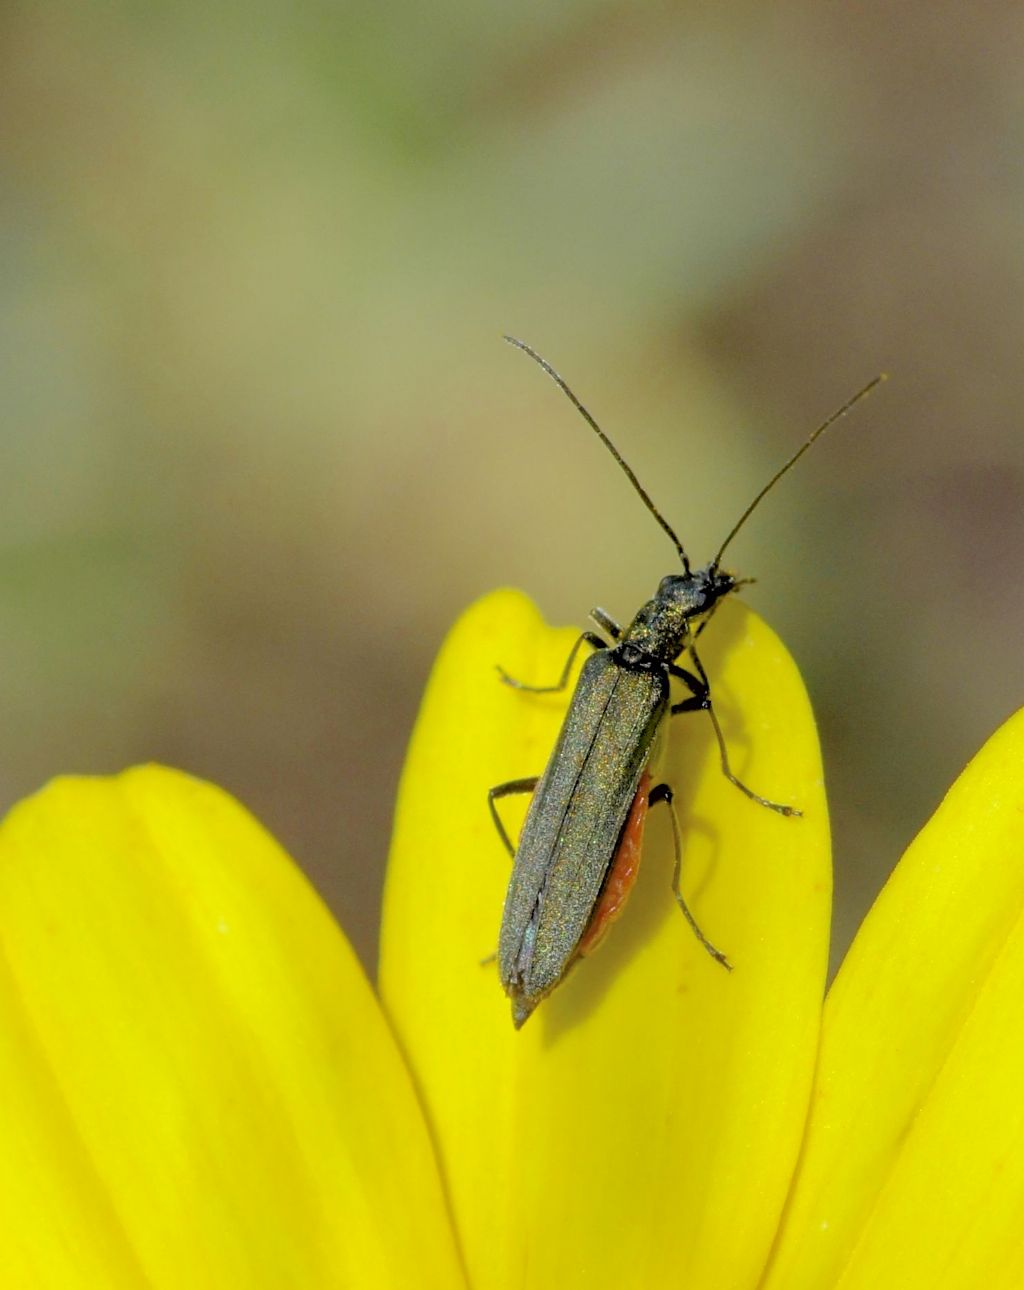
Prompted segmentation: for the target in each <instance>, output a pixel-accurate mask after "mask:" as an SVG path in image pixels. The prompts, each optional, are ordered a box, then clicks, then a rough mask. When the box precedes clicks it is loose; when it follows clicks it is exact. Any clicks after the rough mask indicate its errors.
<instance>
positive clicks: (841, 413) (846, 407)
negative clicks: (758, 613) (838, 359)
mask: <svg viewBox="0 0 1024 1290" xmlns="http://www.w3.org/2000/svg"><path fill="white" fill-rule="evenodd" d="M885 380H888V373H887V372H882V373H880V375H878V376H876V377H875V379H874V380H873V381H868V383H867V385H865V386H864V388H863V389H862V390H858V391H857V393H856V394H855V395H854V396H853V398H852V399H847V401H846V402H845V403H844V404H843V406H842V407H841V408H837V409H836V410H835V412H833V413H832V415H831V416H830V417H826V418H825V420H824V421H823V422H822V423H821V425H820V426H818V428H817V430H815V432H814V434H812V435H811V437H810V438H809V439H808V440H807V442H806V443H804V444H802V445H801V446H800V447H799V448H798V449H797V450H796V452H795V453H793V455H792V457H790V459H789V461H787V462H786V464H785V465H784V466H781V467H780V468H779V469H778V470H777V471H776V472H775V474H774V475H772V477H771V479H769V481H768V482H767V484H765V486H764V488H762V489H761V491H760V492H759V493H758V494H757V496H756V497H755V498H754V500H753V501H752V502H751V503H750V505H749V506H748V507H747V509H746V510H745V511H744V512H743V514H742V515H741V516H740V517H739V519H738V520H737V521H736V523H735V524H734V525H733V526H732V530H731V531H730V533H729V536H728V537H727V538H726V539H725V541H724V542H723V543H722V545H721V546H720V547H719V548H718V554H717V555H716V556H715V558H714V560H712V562H711V568H712V569H717V568H718V566H719V564H720V563H721V560H722V556H723V555H724V554H725V548H726V547H727V546H728V545H729V543H730V542H731V541H732V540H733V538H734V537H735V536H736V534H737V533H738V532H739V531H740V529H741V528H742V527H743V525H744V524H746V522H747V520H748V519H749V518H750V516H751V514H752V512H753V511H755V510H756V509H757V507H758V505H759V503H760V502H761V500H762V498H764V497H765V495H766V494H767V493H770V492H771V490H772V489H773V488H774V487H775V485H776V484H777V483H778V482H779V480H780V479H781V478H782V476H783V475H785V474H786V472H787V471H788V470H790V469H791V468H792V467H793V466H795V465H796V463H797V462H798V461H799V460H800V458H801V457H802V456H803V455H804V453H805V452H806V451H807V450H808V448H810V447H811V445H812V444H813V443H814V442H815V440H817V439H819V438H820V437H821V436H822V435H823V434H824V433H825V431H826V430H827V429H828V428H829V426H831V425H835V423H836V422H837V421H838V420H839V419H840V418H841V417H845V416H846V414H847V412H849V411H850V409H851V408H852V407H853V405H854V404H855V403H859V402H860V401H861V399H863V398H865V397H866V396H867V395H868V394H870V393H871V391H872V390H873V389H874V388H875V386H876V385H881V383H882V382H883V381H885Z"/></svg>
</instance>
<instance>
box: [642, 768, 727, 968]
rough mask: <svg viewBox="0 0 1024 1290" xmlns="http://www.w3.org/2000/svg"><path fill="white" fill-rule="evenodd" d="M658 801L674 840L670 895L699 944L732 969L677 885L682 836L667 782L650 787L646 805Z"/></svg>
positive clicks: (655, 803)
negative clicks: (667, 817)
mask: <svg viewBox="0 0 1024 1290" xmlns="http://www.w3.org/2000/svg"><path fill="white" fill-rule="evenodd" d="M659 802H664V803H665V805H666V806H667V807H668V813H669V815H670V816H671V818H672V837H673V838H674V840H675V848H676V863H675V867H674V868H673V870H672V895H673V896H675V898H676V904H677V905H678V906H679V908H680V909H681V910H682V911H683V917H684V918H685V919H686V921H687V922H688V923H689V924H690V927H691V929H692V931H693V934H694V936H696V938H697V940H698V941H700V943H701V945H703V946H704V948H705V949H706V950H707V952H708V953H709V954H710V955H711V957H712V958H713V959H714V960H715V962H716V963H721V965H722V967H724V968H726V969H728V971H730V972H731V971H732V964H731V963H730V962H729V960H728V959H727V958H726V957H725V955H724V954H723V953H722V951H721V950H719V949H716V948H715V947H714V946H713V945H712V944H711V942H710V941H709V940H708V938H707V937H706V936H705V935H704V933H703V932H702V931H701V930H700V925H699V924H698V922H697V920H696V919H695V918H694V916H693V914H692V913H691V912H690V907H689V905H687V903H686V901H685V900H684V899H683V892H682V888H681V887H680V886H679V878H680V874H681V872H682V868H683V837H682V832H681V830H680V828H679V820H678V818H677V817H676V808H675V806H674V805H673V795H672V790H671V789H670V788H669V786H668V785H667V784H657V785H656V786H655V787H654V788H652V789H651V791H650V794H649V796H648V798H647V805H648V806H657V804H658V803H659Z"/></svg>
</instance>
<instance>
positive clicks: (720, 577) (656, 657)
mask: <svg viewBox="0 0 1024 1290" xmlns="http://www.w3.org/2000/svg"><path fill="white" fill-rule="evenodd" d="M735 586H736V579H735V578H734V577H733V575H732V574H731V573H723V572H722V571H721V570H719V569H716V568H715V567H714V566H713V565H708V566H707V567H706V568H704V569H694V570H692V571H689V572H687V573H670V574H669V575H668V576H667V577H665V578H662V580H661V582H660V583H659V584H658V590H657V592H656V593H655V595H654V596H653V598H652V599H651V600H648V601H647V603H646V604H645V605H642V606H641V607H640V610H639V612H638V613H637V615H636V617H635V618H634V619H633V621H632V622H631V623H630V625H629V628H628V629H627V631H626V633H625V636H624V637H623V640H622V644H623V646H625V647H626V652H630V653H634V652H639V654H640V655H641V656H642V657H644V658H646V659H648V660H649V661H650V662H651V663H655V664H664V663H671V662H672V660H673V659H675V658H678V657H679V655H680V654H681V653H682V651H683V648H684V647H685V645H686V640H687V637H688V636H689V635H690V634H691V632H692V631H693V629H694V626H695V624H694V620H695V619H699V618H700V617H701V616H702V615H703V614H706V613H707V612H708V611H709V610H710V609H711V608H712V607H713V606H714V604H715V603H716V602H717V601H718V600H720V599H721V598H722V597H723V596H726V595H728V594H729V592H730V591H732V590H734V588H735Z"/></svg>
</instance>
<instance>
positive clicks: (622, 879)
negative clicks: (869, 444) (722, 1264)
mask: <svg viewBox="0 0 1024 1290" xmlns="http://www.w3.org/2000/svg"><path fill="white" fill-rule="evenodd" d="M505 340H507V341H508V342H509V344H511V345H514V346H515V347H516V348H517V349H521V350H523V351H524V353H526V354H528V355H529V356H530V358H532V359H533V360H534V362H536V363H537V364H539V365H540V367H542V368H543V369H544V371H545V372H546V373H547V374H548V376H550V377H551V379H552V380H553V381H554V382H555V384H556V385H557V386H558V387H559V389H560V390H561V391H562V392H563V394H565V395H566V396H567V397H568V399H569V400H570V401H571V402H572V404H573V405H574V406H575V408H576V410H577V411H578V412H579V413H580V414H581V415H582V417H583V418H584V420H585V421H586V422H587V424H588V425H589V426H590V428H591V430H593V431H594V433H595V434H596V435H597V436H598V438H599V439H600V440H601V442H602V443H603V444H604V446H605V447H606V448H607V449H608V451H609V452H610V453H611V454H612V456H613V457H614V458H615V460H616V461H617V462H618V464H619V466H620V467H621V468H622V470H623V471H624V472H625V474H626V476H627V477H628V478H629V480H630V482H631V484H632V485H633V487H634V489H635V490H636V492H637V493H638V494H639V496H640V499H641V501H642V502H643V503H644V505H645V506H646V507H647V509H648V510H649V511H650V512H651V514H652V515H653V516H654V518H655V519H656V520H657V522H658V523H659V524H660V525H661V527H662V529H663V530H664V531H665V533H666V534H667V535H668V537H669V539H670V540H671V541H672V543H673V544H674V546H675V548H676V552H677V554H678V556H679V559H680V561H681V563H682V567H683V571H682V573H670V574H668V575H667V576H666V577H664V578H662V580H661V582H660V583H659V584H658V588H657V591H656V592H655V594H654V595H653V596H652V597H651V599H650V600H648V601H647V602H646V603H645V604H643V605H642V606H641V607H640V609H639V610H638V611H637V613H636V615H635V617H634V618H633V621H632V622H631V623H630V624H629V626H628V627H626V628H625V629H623V628H621V627H620V626H619V624H618V623H616V622H615V620H614V619H613V618H611V617H610V616H609V615H608V614H607V613H605V612H604V610H602V609H594V610H593V611H592V613H591V615H590V616H591V619H592V621H593V622H594V625H595V626H596V627H597V628H598V629H599V630H600V631H601V632H603V633H604V635H603V636H602V635H598V634H597V633H596V632H592V631H586V632H584V633H583V634H582V635H581V636H580V637H579V639H578V640H577V641H576V643H575V645H574V646H573V648H572V650H571V652H570V654H569V657H568V659H567V660H566V663H565V667H564V668H563V670H562V675H561V677H560V678H559V680H558V681H557V682H556V683H555V684H554V685H540V686H535V685H527V684H524V683H523V682H522V681H518V680H516V679H514V678H513V677H511V676H509V675H508V674H507V673H505V672H504V671H503V670H502V669H501V668H499V669H498V671H499V673H500V674H501V679H502V681H504V683H505V684H506V685H510V686H512V687H514V688H515V689H518V690H523V691H527V692H530V693H534V694H550V693H555V692H558V691H561V690H564V689H565V688H566V686H567V685H568V681H569V675H570V673H571V671H572V666H573V663H574V661H575V659H576V656H577V654H578V653H579V651H580V649H582V648H583V647H584V646H589V647H591V648H592V649H593V650H594V653H593V654H591V655H590V657H589V658H587V660H586V662H585V663H584V664H583V667H582V669H581V671H580V675H579V679H578V681H577V683H576V689H575V691H574V692H573V696H572V699H571V701H570V703H569V707H568V710H567V712H566V715H565V720H564V722H563V724H562V728H561V730H560V732H559V735H558V738H557V741H556V743H555V747H554V750H553V751H552V753H551V756H550V759H549V760H548V764H547V768H546V769H545V770H544V773H543V774H542V775H540V776H536V777H530V778H525V779H516V780H510V781H509V782H508V783H505V784H499V785H497V786H496V787H494V788H492V789H491V790H490V792H489V794H488V805H489V808H490V812H491V816H492V818H493V820H494V824H495V826H496V828H497V830H498V833H499V836H500V837H501V839H502V841H503V842H504V844H505V846H506V848H507V849H508V851H509V853H510V855H511V856H512V858H513V863H512V876H511V878H510V880H509V885H508V893H507V895H506V898H505V905H504V910H503V913H502V920H501V931H500V934H499V938H498V969H499V975H500V978H501V983H502V985H503V987H504V989H505V992H506V994H507V995H508V996H509V997H510V999H511V1001H512V1019H513V1022H514V1024H515V1026H516V1028H517V1029H518V1028H519V1027H520V1026H522V1024H523V1023H524V1022H525V1021H526V1019H527V1018H528V1017H529V1016H530V1014H531V1013H532V1012H533V1010H534V1009H535V1008H536V1007H537V1004H538V1003H539V1002H540V1001H541V1000H542V999H543V998H544V997H545V996H546V995H548V994H550V992H551V991H552V990H553V989H554V988H555V987H556V986H557V985H558V983H559V982H560V981H561V980H562V979H563V977H564V976H565V974H566V973H567V972H568V971H569V969H570V968H571V967H572V966H573V964H574V963H575V962H576V961H577V960H578V959H579V958H581V957H583V956H584V955H585V954H587V953H589V952H590V951H591V950H592V949H594V948H595V947H596V945H597V944H598V943H599V942H600V940H601V939H602V938H603V936H604V934H605V933H606V932H607V930H608V927H609V926H610V924H611V922H612V921H613V919H614V918H615V917H616V916H617V915H618V913H619V912H621V909H622V906H623V904H624V903H625V900H626V897H627V896H628V894H629V890H630V887H631V886H632V883H633V881H634V879H635V877H636V870H637V866H638V864H639V853H640V847H641V842H642V837H643V829H644V821H645V818H646V814H647V811H648V809H649V808H650V807H651V806H654V805H656V804H658V803H665V804H666V805H667V806H668V808H669V811H670V815H671V819H672V829H673V836H674V842H675V867H674V870H673V876H672V890H673V894H674V896H675V899H676V902H677V904H678V905H679V908H680V910H681V911H682V913H683V915H684V916H685V918H686V920H687V922H688V923H689V924H690V927H691V928H692V929H693V932H694V934H695V935H696V936H697V939H698V940H699V941H700V943H701V945H703V946H704V948H705V949H706V950H707V951H708V953H709V954H710V955H711V956H712V957H713V958H714V959H715V960H716V961H717V962H718V963H720V964H722V965H723V966H724V967H726V968H729V967H730V964H729V961H728V959H727V958H726V956H725V955H724V954H723V953H722V952H721V951H720V950H718V949H716V947H715V946H714V945H713V944H712V943H711V941H709V940H708V938H707V937H706V936H705V935H704V933H703V931H701V929H700V927H699V926H698V924H697V921H696V919H695V918H694V916H693V914H692V913H691V912H690V910H689V908H688V907H687V904H686V901H685V900H684V899H683V895H682V891H681V890H680V885H679V878H680V869H681V864H682V841H681V836H680V829H679V823H678V820H677V819H676V814H675V809H674V807H673V796H672V790H671V788H670V787H669V786H668V785H667V784H664V783H660V784H656V785H653V786H652V776H651V773H650V761H651V755H652V750H653V745H654V741H655V737H656V735H657V733H658V730H659V727H660V726H661V724H662V722H663V721H664V720H665V718H666V717H667V716H676V715H678V714H680V713H684V712H696V711H703V712H706V713H707V714H708V716H709V717H710V719H711V724H712V728H713V730H714V735H715V739H716V741H717V743H718V751H719V757H720V760H721V766H722V773H723V774H724V775H725V777H726V778H727V779H728V780H729V782H730V783H732V784H734V785H735V786H736V788H738V789H739V790H740V791H741V792H742V793H744V794H746V796H747V797H749V798H751V799H752V800H753V801H754V802H756V803H758V804H759V805H760V806H763V807H765V808H767V809H768V810H772V811H776V812H777V813H778V814H780V815H784V816H790V817H795V816H799V814H800V812H799V810H797V808H796V807H794V806H788V805H785V804H783V803H781V802H773V801H771V800H769V799H768V798H766V797H762V796H761V795H760V794H759V793H755V792H754V790H753V789H751V788H749V787H748V786H747V785H746V784H744V783H743V782H742V781H741V780H740V779H738V778H737V776H736V775H734V774H733V772H732V769H731V768H730V765H729V753H728V749H727V748H726V744H725V738H724V736H723V734H722V728H721V726H720V724H719V721H718V717H717V714H716V713H715V709H714V706H713V705H712V701H711V686H710V683H709V681H708V677H707V673H706V672H705V671H704V667H703V664H702V663H701V661H700V658H699V656H698V654H697V649H696V642H697V638H698V637H699V636H700V633H701V632H702V631H703V630H704V628H705V627H706V626H707V624H708V622H709V621H710V620H711V617H712V616H713V614H714V611H715V609H716V607H717V606H718V605H719V604H720V603H721V602H722V600H723V599H724V598H725V597H726V596H729V595H731V594H732V593H733V592H735V591H737V590H738V589H739V588H740V587H741V586H743V585H744V584H745V583H747V582H749V581H751V580H750V579H743V578H737V577H736V576H735V575H734V574H732V573H728V572H727V571H726V570H724V569H722V567H721V561H722V556H723V555H724V553H725V550H726V548H727V547H728V546H729V544H730V542H731V541H732V540H733V538H734V537H735V536H736V534H737V533H738V532H739V530H740V529H741V528H742V526H743V525H744V524H745V523H746V521H747V519H748V518H749V516H750V515H751V513H752V512H753V511H754V509H755V508H756V507H757V506H758V504H759V503H760V502H761V500H762V498H763V497H764V496H765V495H766V494H767V493H768V492H769V491H770V490H771V489H772V488H773V487H774V486H775V484H776V483H777V482H778V481H779V480H780V479H781V478H782V476H783V475H784V474H786V472H787V471H788V470H790V469H791V468H792V467H793V466H794V465H795V464H796V462H797V461H799V459H800V458H801V457H802V456H803V454H804V453H805V452H807V450H808V449H809V448H810V447H811V445H812V444H813V443H814V442H815V440H817V439H818V438H819V436H820V435H822V434H823V433H824V432H825V431H826V430H827V429H828V428H829V426H831V425H833V424H834V423H835V422H836V421H838V420H839V418H840V417H842V416H844V415H845V414H846V413H847V412H848V411H849V410H850V408H852V407H853V405H854V404H855V403H857V402H858V401H859V400H860V399H862V398H863V397H864V396H865V395H866V394H868V393H869V392H870V391H871V390H873V389H874V388H875V386H876V385H878V384H879V382H881V381H882V380H884V379H885V377H884V375H882V376H877V377H875V379H874V380H872V381H870V382H869V383H868V384H867V385H866V386H865V387H864V388H863V389H862V390H860V391H859V392H858V393H857V394H855V395H854V397H853V398H852V399H849V400H848V401H847V402H846V403H844V404H843V406H842V407H841V408H839V409H838V410H837V411H836V412H834V413H833V414H832V415H831V416H830V417H828V418H827V419H826V420H825V421H824V422H823V423H822V424H821V425H820V426H819V427H818V428H817V429H816V430H815V431H814V433H813V434H812V435H811V436H810V438H808V439H807V441H806V442H805V443H804V444H803V445H802V446H801V447H800V448H799V449H798V450H797V452H795V453H794V454H793V455H792V457H790V458H789V460H788V461H787V462H786V463H785V464H784V465H783V466H782V467H781V468H780V469H779V470H777V471H776V473H775V474H774V475H773V476H772V478H771V479H770V480H769V481H768V483H767V484H765V486H764V487H763V488H762V489H761V490H760V492H759V493H758V494H757V495H756V497H755V498H754V500H753V501H752V502H751V503H750V505H749V506H748V507H747V508H746V510H745V511H744V512H743V514H742V515H741V516H740V518H739V520H737V522H736V523H735V524H734V525H733V527H732V529H731V530H730V532H729V534H728V536H727V537H726V539H725V541H724V542H723V543H722V545H721V546H720V547H719V549H718V553H717V555H716V556H715V557H714V559H713V560H712V561H711V562H710V563H709V564H707V565H705V566H704V567H703V568H698V569H694V568H692V567H691V564H690V560H689V558H688V556H687V554H686V551H685V550H684V548H683V544H682V543H681V542H680V540H679V538H678V537H677V536H676V534H675V531H674V530H673V529H672V527H671V526H670V525H669V523H668V522H667V521H666V520H665V518H664V517H663V516H662V514H661V513H660V511H659V510H658V509H657V507H656V506H655V505H654V503H653V502H652V500H651V498H650V497H649V495H648V494H647V492H646V490H645V489H644V488H643V486H642V485H641V483H640V481H639V480H638V479H637V477H636V475H635V474H634V473H633V471H632V469H631V468H630V467H629V465H628V464H627V463H626V461H625V460H624V458H623V457H622V456H621V454H620V453H619V451H618V449H617V448H616V447H615V445H614V444H613V443H612V441H611V440H610V439H609V438H608V436H607V435H606V434H605V432H604V431H603V430H602V429H601V427H600V426H599V425H598V424H597V422H596V421H595V420H594V418H593V416H592V415H591V414H590V412H589V411H588V410H587V409H586V407H584V405H583V404H582V403H581V402H580V400H579V399H578V398H577V397H576V395H575V394H574V393H573V392H572V390H571V389H570V388H569V386H568V385H567V384H566V382H565V381H564V380H563V379H562V377H561V376H559V374H558V373H557V372H556V371H555V369H554V368H553V367H552V366H551V364H550V363H549V362H548V361H547V360H546V359H544V358H542V357H541V356H540V354H538V353H537V351H536V350H534V349H532V348H531V347H530V346H529V345H527V344H526V343H525V342H524V341H522V340H518V339H516V338H515V337H514V336H506V337H505ZM605 637H607V638H608V639H605ZM684 654H685V655H686V661H687V663H688V666H686V667H681V666H679V663H678V662H677V660H678V659H679V658H680V656H682V655H684ZM673 679H674V680H676V681H679V682H681V683H682V684H683V685H684V686H685V687H686V689H687V691H688V694H687V697H686V698H683V699H681V700H679V701H678V702H675V703H673V702H672V700H671V695H670V683H671V681H672V680H673ZM527 792H529V793H532V794H533V798H532V800H531V802H530V805H529V808H528V810H527V814H526V820H525V822H524V824H523V828H522V832H521V834H520V837H519V845H518V847H514V846H513V845H512V842H511V839H510V838H509V836H508V832H507V830H506V829H505V826H504V824H503V822H502V820H501V816H500V814H499V813H498V808H497V805H496V803H497V801H498V800H499V799H500V798H502V797H506V796H508V795H510V794H514V793H527Z"/></svg>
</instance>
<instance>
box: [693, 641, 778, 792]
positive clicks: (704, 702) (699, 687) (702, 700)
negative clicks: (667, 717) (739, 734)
mask: <svg viewBox="0 0 1024 1290" xmlns="http://www.w3.org/2000/svg"><path fill="white" fill-rule="evenodd" d="M689 648H690V658H692V659H693V666H694V667H695V668H696V669H697V675H696V676H694V674H693V673H692V672H687V671H686V669H685V668H682V667H676V666H675V665H674V664H672V665H670V666H669V669H668V670H669V672H670V673H671V675H672V676H676V677H678V678H679V680H681V681H683V682H685V684H686V685H688V686H689V687H690V689H691V690H693V695H692V697H691V698H689V699H684V700H683V701H682V703H674V704H673V705H672V709H671V711H672V715H673V716H675V715H676V713H677V712H695V711H697V709H699V708H703V709H704V711H705V712H706V713H707V714H708V716H709V717H710V718H711V725H712V727H713V729H714V732H715V738H716V739H717V741H718V752H719V755H720V757H721V760H722V774H723V775H724V776H725V778H726V779H727V780H728V781H729V783H730V784H735V786H736V787H737V788H738V789H739V790H740V792H741V793H746V795H747V797H749V798H750V800H751V801H753V802H757V804H758V806H767V808H768V809H769V810H770V811H777V812H778V814H779V815H790V816H792V815H802V814H803V812H802V811H800V810H798V809H797V808H796V807H795V806H786V805H785V804H784V803H782V802H773V801H771V800H770V799H769V798H767V797H762V796H761V794H760V793H755V792H754V790H753V789H752V788H748V787H747V785H746V784H744V783H743V781H742V780H741V779H739V778H738V777H737V776H736V775H734V774H733V773H732V768H731V767H730V765H729V750H728V748H726V746H725V735H723V734H722V727H721V726H720V725H719V724H718V713H717V712H715V710H714V708H713V707H712V706H711V687H710V685H709V684H708V677H707V673H706V672H705V671H704V665H703V664H702V663H701V661H700V659H699V658H698V657H697V651H696V650H695V649H694V648H693V646H692V645H691V646H690V647H689Z"/></svg>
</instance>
